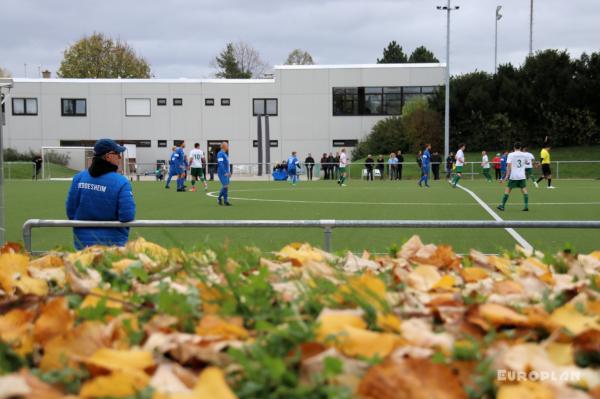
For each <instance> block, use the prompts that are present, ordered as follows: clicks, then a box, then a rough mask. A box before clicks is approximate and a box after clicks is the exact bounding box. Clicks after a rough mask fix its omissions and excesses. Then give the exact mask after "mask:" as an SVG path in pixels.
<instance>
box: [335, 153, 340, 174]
mask: <svg viewBox="0 0 600 399" xmlns="http://www.w3.org/2000/svg"><path fill="white" fill-rule="evenodd" d="M333 170H334V171H335V173H334V175H335V180H337V179H339V177H340V176H339V174H340V153H339V152H336V153H335V158H334V159H333Z"/></svg>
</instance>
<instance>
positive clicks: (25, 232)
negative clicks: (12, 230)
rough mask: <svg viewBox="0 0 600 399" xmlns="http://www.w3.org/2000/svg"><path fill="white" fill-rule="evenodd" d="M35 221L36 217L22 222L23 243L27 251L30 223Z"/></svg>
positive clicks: (29, 241)
mask: <svg viewBox="0 0 600 399" xmlns="http://www.w3.org/2000/svg"><path fill="white" fill-rule="evenodd" d="M36 221H37V219H33V220H28V221H26V222H25V224H23V245H24V246H25V250H26V251H27V252H31V248H32V247H31V225H32V224H34V223H35V222H36Z"/></svg>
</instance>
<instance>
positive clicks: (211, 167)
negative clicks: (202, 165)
mask: <svg viewBox="0 0 600 399" xmlns="http://www.w3.org/2000/svg"><path fill="white" fill-rule="evenodd" d="M216 166H217V165H216V160H215V153H214V152H213V149H212V147H208V174H209V175H210V181H213V180H215V169H216Z"/></svg>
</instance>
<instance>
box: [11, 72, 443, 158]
mask: <svg viewBox="0 0 600 399" xmlns="http://www.w3.org/2000/svg"><path fill="white" fill-rule="evenodd" d="M444 76H445V65H444V64H376V65H310V66H278V67H275V72H274V76H273V79H243V80H225V79H202V80H197V79H18V78H15V79H14V87H13V89H12V91H11V93H10V94H11V97H10V99H9V101H7V102H6V104H5V109H4V111H5V117H6V119H5V120H6V126H5V127H4V128H5V130H4V132H5V142H4V146H5V148H6V147H10V148H14V149H17V150H19V151H27V150H29V149H31V150H34V151H39V149H40V148H41V147H42V146H90V145H93V142H94V141H95V140H96V139H98V138H102V137H110V138H113V139H116V140H118V141H120V142H121V143H124V144H134V145H136V157H137V160H136V162H137V163H138V164H148V169H151V168H152V167H151V164H156V162H157V160H165V159H168V157H169V155H170V151H171V147H172V146H173V145H174V143H177V142H178V141H179V140H185V142H186V145H187V149H188V150H189V149H190V148H192V146H193V143H195V142H198V143H200V145H201V148H203V149H205V150H206V148H207V147H208V146H210V145H214V144H215V143H218V142H221V141H224V140H225V141H229V144H230V157H231V159H232V162H234V163H237V164H241V163H255V162H257V159H258V158H257V157H258V155H257V154H258V150H257V147H256V140H257V116H256V115H257V114H258V113H261V114H264V113H265V111H266V113H267V114H268V115H269V131H270V139H271V154H270V155H271V160H272V161H273V162H277V161H280V160H282V159H285V158H287V156H288V155H289V153H290V152H291V151H292V150H296V151H297V152H298V155H299V157H300V158H301V159H303V157H305V156H306V154H307V153H309V152H310V153H312V155H313V157H314V158H315V159H316V160H317V162H318V160H319V159H320V156H321V155H322V153H324V152H335V151H336V150H339V148H337V147H347V148H351V147H353V146H354V145H356V142H357V141H358V140H360V139H361V138H363V137H365V136H366V135H367V134H369V132H370V131H371V128H372V127H373V125H374V124H375V123H376V122H377V121H379V120H381V119H383V118H386V117H387V116H389V115H398V114H400V111H401V109H402V105H403V103H405V102H406V101H407V100H408V99H409V98H410V97H414V96H416V95H422V94H425V95H426V94H429V93H432V92H433V91H434V90H436V88H437V87H439V86H441V85H443V83H444ZM262 130H263V132H264V130H265V121H264V118H262ZM390 150H393V149H390Z"/></svg>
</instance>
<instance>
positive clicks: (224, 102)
mask: <svg viewBox="0 0 600 399" xmlns="http://www.w3.org/2000/svg"><path fill="white" fill-rule="evenodd" d="M221 105H222V106H223V107H229V106H230V105H231V100H230V99H229V98H222V99H221Z"/></svg>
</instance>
